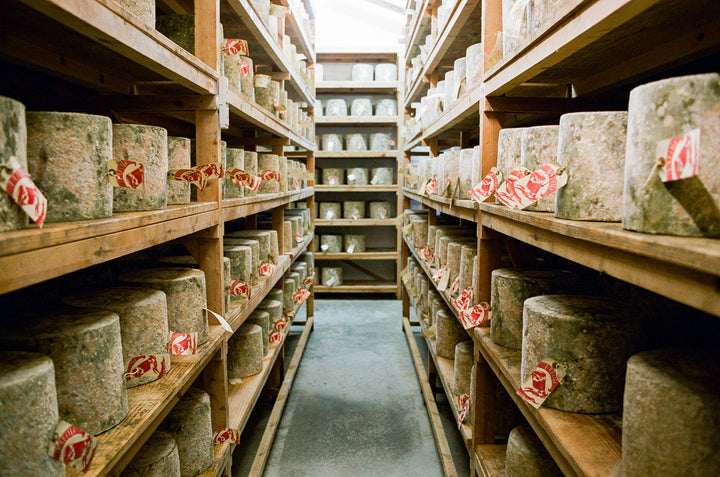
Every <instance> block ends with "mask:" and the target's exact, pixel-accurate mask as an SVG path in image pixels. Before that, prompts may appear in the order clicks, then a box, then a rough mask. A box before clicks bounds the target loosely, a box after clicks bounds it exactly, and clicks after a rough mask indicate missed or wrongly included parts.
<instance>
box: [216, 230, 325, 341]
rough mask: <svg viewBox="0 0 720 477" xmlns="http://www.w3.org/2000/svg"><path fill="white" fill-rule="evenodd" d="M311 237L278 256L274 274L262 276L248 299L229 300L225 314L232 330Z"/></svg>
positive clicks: (250, 310) (267, 291) (262, 297)
mask: <svg viewBox="0 0 720 477" xmlns="http://www.w3.org/2000/svg"><path fill="white" fill-rule="evenodd" d="M313 238H314V235H313V234H312V233H310V234H308V235H307V236H306V237H305V238H304V239H303V241H302V243H300V244H299V245H298V246H297V247H295V248H293V249H292V251H290V252H289V253H285V254H283V255H282V256H280V257H279V258H278V263H277V264H276V268H275V274H274V275H273V276H272V277H266V278H265V277H264V278H265V279H264V280H263V279H261V280H260V283H259V284H258V286H255V287H252V292H251V294H250V300H249V301H246V302H245V303H242V302H241V301H240V300H233V302H231V307H230V310H228V311H227V312H226V313H225V315H226V318H227V321H228V323H229V324H230V327H231V328H232V329H233V331H237V329H238V328H240V326H241V325H242V324H243V323H244V322H245V320H246V319H247V317H248V316H250V314H251V313H252V312H253V311H254V310H255V308H256V307H257V306H258V305H259V304H260V302H262V301H263V300H264V299H265V297H266V296H267V294H268V293H270V290H272V289H273V287H275V285H276V284H277V282H278V281H279V280H280V278H281V277H282V276H283V275H284V274H285V272H287V271H288V270H289V269H290V266H291V265H292V264H293V262H295V260H296V259H297V257H298V256H299V255H300V254H301V253H302V252H304V251H305V250H306V249H307V246H308V245H309V244H310V242H311V241H312V239H313Z"/></svg>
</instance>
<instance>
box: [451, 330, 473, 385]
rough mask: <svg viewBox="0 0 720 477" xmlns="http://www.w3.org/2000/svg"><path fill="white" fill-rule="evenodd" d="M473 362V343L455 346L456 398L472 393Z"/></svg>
mask: <svg viewBox="0 0 720 477" xmlns="http://www.w3.org/2000/svg"><path fill="white" fill-rule="evenodd" d="M473 361H474V358H473V343H472V341H461V342H459V343H458V344H456V345H455V363H454V365H453V383H452V389H453V393H454V394H455V395H456V396H461V395H463V394H465V393H469V392H470V370H471V369H472V365H473Z"/></svg>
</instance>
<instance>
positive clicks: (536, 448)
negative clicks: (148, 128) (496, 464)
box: [505, 424, 563, 477]
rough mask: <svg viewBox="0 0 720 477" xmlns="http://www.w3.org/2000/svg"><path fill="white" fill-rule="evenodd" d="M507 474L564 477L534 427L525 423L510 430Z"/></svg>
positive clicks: (528, 476) (524, 476)
mask: <svg viewBox="0 0 720 477" xmlns="http://www.w3.org/2000/svg"><path fill="white" fill-rule="evenodd" d="M505 475H507V476H512V477H562V475H563V474H562V472H560V469H559V468H558V466H557V464H555V461H554V460H553V459H552V457H551V456H550V453H549V452H548V451H547V450H546V449H545V446H543V444H542V442H540V439H538V437H537V436H536V435H535V432H534V431H533V430H532V428H531V427H530V426H529V425H527V424H523V425H522V426H518V427H516V428H515V429H513V430H512V431H510V436H509V437H508V444H507V450H506V452H505Z"/></svg>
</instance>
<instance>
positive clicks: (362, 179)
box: [347, 167, 368, 185]
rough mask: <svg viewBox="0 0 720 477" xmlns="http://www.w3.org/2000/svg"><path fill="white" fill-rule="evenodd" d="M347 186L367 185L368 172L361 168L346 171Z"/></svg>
mask: <svg viewBox="0 0 720 477" xmlns="http://www.w3.org/2000/svg"><path fill="white" fill-rule="evenodd" d="M347 183H348V185H367V183H368V170H367V169H366V168H363V167H354V168H351V169H348V171H347Z"/></svg>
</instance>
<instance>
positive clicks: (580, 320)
mask: <svg viewBox="0 0 720 477" xmlns="http://www.w3.org/2000/svg"><path fill="white" fill-rule="evenodd" d="M643 321H644V319H643V316H642V310H635V309H632V308H631V307H629V306H626V305H623V304H622V303H620V302H617V301H614V300H611V299H608V298H602V297H594V296H582V295H577V296H568V295H544V296H536V297H532V298H528V299H527V300H525V305H524V308H523V342H522V364H521V368H520V371H521V381H522V382H525V380H526V379H528V378H530V375H531V373H532V372H533V371H534V370H535V367H536V366H537V365H538V363H540V361H542V360H544V359H552V360H555V361H557V362H558V363H560V364H562V365H564V366H565V369H566V373H567V374H566V376H565V379H564V380H563V382H562V384H561V385H560V386H558V387H557V388H556V389H555V391H553V393H552V394H551V395H550V396H549V397H548V398H547V399H546V400H545V402H544V403H543V405H544V406H546V407H551V408H553V409H559V410H561V411H570V412H584V413H605V412H615V411H619V410H620V409H621V408H622V399H623V384H624V382H625V364H626V363H627V360H628V358H629V357H630V356H631V355H632V354H633V353H635V352H636V351H638V350H639V349H640V348H641V346H642V344H643V342H644V337H643V334H642V328H643V326H642V325H643Z"/></svg>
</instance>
